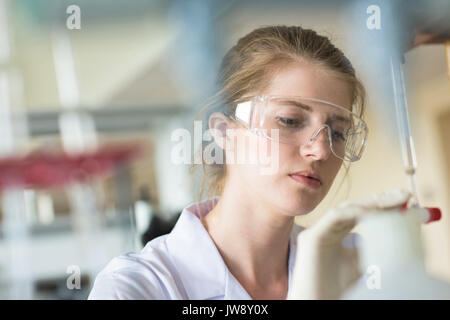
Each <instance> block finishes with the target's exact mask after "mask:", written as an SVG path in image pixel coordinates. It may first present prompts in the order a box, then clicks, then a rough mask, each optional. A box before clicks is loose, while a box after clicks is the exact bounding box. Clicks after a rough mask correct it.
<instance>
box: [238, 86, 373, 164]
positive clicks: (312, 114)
mask: <svg viewBox="0 0 450 320" xmlns="http://www.w3.org/2000/svg"><path fill="white" fill-rule="evenodd" d="M230 117H231V118H232V119H234V120H236V121H238V122H240V123H241V124H242V125H243V126H245V127H246V128H248V129H249V130H251V131H253V132H255V133H257V134H258V135H261V136H263V137H266V138H268V139H271V140H278V141H279V142H281V143H286V144H291V145H295V146H299V147H300V146H303V145H304V144H307V143H312V142H313V141H315V140H316V139H327V141H326V142H327V144H328V145H329V147H330V149H331V152H332V153H333V154H334V155H335V156H336V157H338V158H340V159H342V160H344V161H349V162H354V161H357V160H359V159H360V158H361V155H362V152H363V150H364V147H365V144H366V141H367V135H368V128H367V125H366V123H365V122H364V120H362V119H361V118H360V117H359V116H358V115H357V114H355V113H353V112H351V111H350V110H349V109H347V108H345V107H342V106H339V105H336V104H333V103H331V102H328V101H324V100H319V99H314V98H306V97H300V96H265V95H258V96H254V97H248V98H246V99H243V100H239V101H236V108H235V112H234V115H230Z"/></svg>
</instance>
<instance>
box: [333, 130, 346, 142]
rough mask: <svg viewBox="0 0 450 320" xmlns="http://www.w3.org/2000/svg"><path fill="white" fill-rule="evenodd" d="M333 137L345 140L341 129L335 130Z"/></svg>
mask: <svg viewBox="0 0 450 320" xmlns="http://www.w3.org/2000/svg"><path fill="white" fill-rule="evenodd" d="M332 137H333V139H334V140H338V139H339V140H342V141H345V137H344V134H343V133H342V132H340V131H336V130H333V133H332Z"/></svg>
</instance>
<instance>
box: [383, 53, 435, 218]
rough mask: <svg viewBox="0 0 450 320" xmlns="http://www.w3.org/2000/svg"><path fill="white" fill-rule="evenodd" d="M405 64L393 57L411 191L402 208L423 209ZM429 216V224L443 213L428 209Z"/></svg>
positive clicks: (397, 108) (404, 159)
mask: <svg viewBox="0 0 450 320" xmlns="http://www.w3.org/2000/svg"><path fill="white" fill-rule="evenodd" d="M402 62H403V56H395V55H394V56H392V57H391V60H390V63H391V77H392V83H393V88H394V100H395V108H396V115H397V127H398V133H399V138H400V145H401V149H402V157H403V165H404V168H405V173H406V175H407V177H408V184H409V189H410V191H411V198H410V199H409V202H408V203H407V204H405V206H404V207H403V208H402V209H403V210H404V209H406V207H409V208H421V206H420V204H419V197H418V194H417V184H416V167H417V162H416V154H415V150H414V143H413V139H412V136H411V132H410V127H409V116H408V107H407V101H406V95H405V82H404V77H403V70H402V66H401V63H402ZM425 209H427V211H428V216H426V213H425V212H424V214H425V216H423V221H424V222H426V223H428V222H432V221H437V220H440V218H441V211H440V209H439V208H430V207H426V208H425Z"/></svg>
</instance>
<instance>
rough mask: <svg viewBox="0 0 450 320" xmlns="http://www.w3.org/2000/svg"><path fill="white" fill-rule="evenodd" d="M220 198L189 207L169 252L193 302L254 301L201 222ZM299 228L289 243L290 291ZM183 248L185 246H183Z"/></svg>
mask: <svg viewBox="0 0 450 320" xmlns="http://www.w3.org/2000/svg"><path fill="white" fill-rule="evenodd" d="M218 200H219V197H215V198H213V199H208V200H205V201H202V202H198V203H194V204H192V205H190V206H188V207H186V208H185V209H184V210H183V212H182V213H181V215H180V218H179V219H178V221H177V223H176V225H175V227H174V229H173V230H172V232H171V233H170V234H169V235H168V237H167V242H166V243H167V248H168V251H169V253H170V256H171V259H172V261H173V263H174V265H175V268H176V269H177V271H178V275H179V277H180V279H181V281H182V282H183V286H184V288H185V290H186V293H187V295H188V297H189V299H193V300H205V299H214V298H217V299H220V298H222V299H225V300H226V299H237V300H239V299H242V300H249V299H251V297H250V295H249V294H248V293H247V292H246V290H245V289H244V288H243V287H242V285H241V284H240V283H239V282H238V281H237V279H236V278H235V277H234V276H233V275H232V274H231V272H230V271H229V270H228V268H227V267H226V265H225V263H224V261H223V259H222V257H221V255H220V253H219V251H218V250H217V247H216V246H215V244H214V242H213V241H212V239H211V237H210V236H209V234H208V232H207V231H206V229H205V228H204V226H203V224H202V223H201V221H200V219H199V218H200V217H203V216H205V215H206V214H207V213H209V211H211V210H212V208H213V207H214V206H215V205H216V203H217V201H218ZM301 230H303V228H302V227H300V226H298V225H295V224H294V228H293V230H292V232H291V236H290V242H289V260H288V268H289V289H290V288H291V279H292V272H293V268H294V262H295V253H296V251H297V250H296V247H297V234H298V233H299V232H300V231H301ZM181 244H182V245H181Z"/></svg>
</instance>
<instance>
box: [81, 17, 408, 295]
mask: <svg viewBox="0 0 450 320" xmlns="http://www.w3.org/2000/svg"><path fill="white" fill-rule="evenodd" d="M219 85H220V91H219V92H218V93H217V95H216V96H215V99H213V101H212V102H211V106H210V108H208V110H209V111H210V112H209V113H208V117H207V118H208V125H209V128H210V129H211V132H212V135H213V137H214V142H215V144H216V145H217V146H218V147H219V148H220V149H221V150H223V155H224V159H226V161H223V162H222V163H214V164H208V165H206V164H205V169H206V171H205V172H206V175H207V178H208V179H209V183H210V191H211V192H212V194H213V195H217V196H216V197H214V198H211V199H208V200H205V201H202V202H199V203H194V204H192V205H190V206H188V207H186V208H185V209H184V211H183V212H182V214H181V216H180V218H179V220H178V222H177V224H176V226H175V228H174V229H173V231H172V232H171V233H169V234H167V235H164V236H161V237H158V238H156V239H154V240H152V241H150V242H149V243H147V245H146V246H145V248H144V249H143V250H142V251H141V252H140V253H129V254H126V255H123V256H120V257H117V258H115V259H113V260H112V261H111V262H110V263H109V264H108V266H107V267H106V268H105V269H104V270H103V271H102V272H101V273H100V274H99V275H98V276H97V278H96V281H95V283H94V287H93V289H92V291H91V294H90V296H89V299H286V298H288V297H291V298H339V296H340V294H341V293H342V292H343V290H345V288H347V287H348V286H349V285H350V284H352V283H353V281H355V280H356V279H358V277H359V276H360V273H359V270H358V269H357V261H356V260H355V259H356V258H357V256H356V255H355V253H356V251H354V248H353V249H352V248H345V247H343V246H342V244H341V242H342V240H343V239H344V237H345V236H346V235H347V234H348V233H349V232H350V231H351V229H352V228H353V227H354V226H355V223H356V221H357V217H358V216H360V215H361V214H364V213H365V212H368V211H369V210H373V209H386V208H396V207H400V206H401V205H402V204H403V203H404V202H405V201H407V199H408V197H409V194H408V193H407V192H403V191H393V192H387V193H384V194H382V195H373V196H370V197H368V198H367V199H363V200H361V201H358V202H347V203H344V204H342V205H341V206H339V207H338V208H336V209H335V210H331V211H330V212H328V213H327V214H326V215H324V216H323V218H321V219H320V220H319V222H318V223H316V224H315V225H314V226H313V227H311V228H308V229H307V230H303V228H301V227H299V226H297V225H295V224H294V218H295V217H296V216H299V215H304V214H308V213H309V212H311V211H312V210H313V209H314V208H315V207H316V206H317V205H318V204H319V203H320V201H322V199H323V198H324V197H325V196H326V194H327V193H328V191H329V189H330V187H331V185H332V184H333V182H334V180H335V177H336V175H337V174H338V172H339V170H340V169H341V168H342V167H343V168H345V169H348V164H349V163H350V162H353V161H356V160H358V159H359V158H360V157H361V154H362V151H363V149H364V145H365V140H366V137H367V127H366V125H365V123H364V121H363V120H362V119H361V118H362V116H363V111H364V98H365V97H364V89H363V86H362V85H361V83H360V81H359V80H358V79H357V77H356V75H355V71H354V69H353V67H352V65H351V64H350V62H349V60H348V59H347V58H346V57H345V56H344V54H343V53H342V52H341V51H340V50H339V49H337V48H336V47H335V46H334V45H333V44H332V43H331V42H330V41H329V39H328V38H326V37H323V36H320V35H318V34H317V33H316V32H315V31H313V30H309V29H303V28H301V27H297V26H269V27H263V28H259V29H256V30H254V31H252V32H251V33H249V34H248V35H246V36H244V37H243V38H241V39H239V41H238V43H237V44H236V45H235V46H234V47H233V48H231V49H230V50H229V52H228V53H227V54H226V55H225V57H224V59H223V61H222V64H221V70H220V74H219ZM231 133H233V134H231ZM239 139H241V140H240V141H244V143H235V141H237V140H239ZM254 145H258V146H264V148H265V151H267V152H268V153H270V154H271V155H272V156H271V157H270V158H269V160H270V161H271V163H269V165H273V164H274V161H275V160H276V165H275V166H272V168H271V169H272V170H269V171H263V170H262V169H264V168H266V167H267V163H264V164H262V163H261V161H256V162H252V163H250V162H248V161H247V162H245V161H244V162H243V163H239V162H238V161H233V159H235V155H236V154H239V153H241V154H242V152H244V153H245V152H246V151H248V150H253V149H250V147H251V146H254ZM274 151H275V152H274ZM297 251H298V252H299V254H297ZM294 265H295V271H294Z"/></svg>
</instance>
